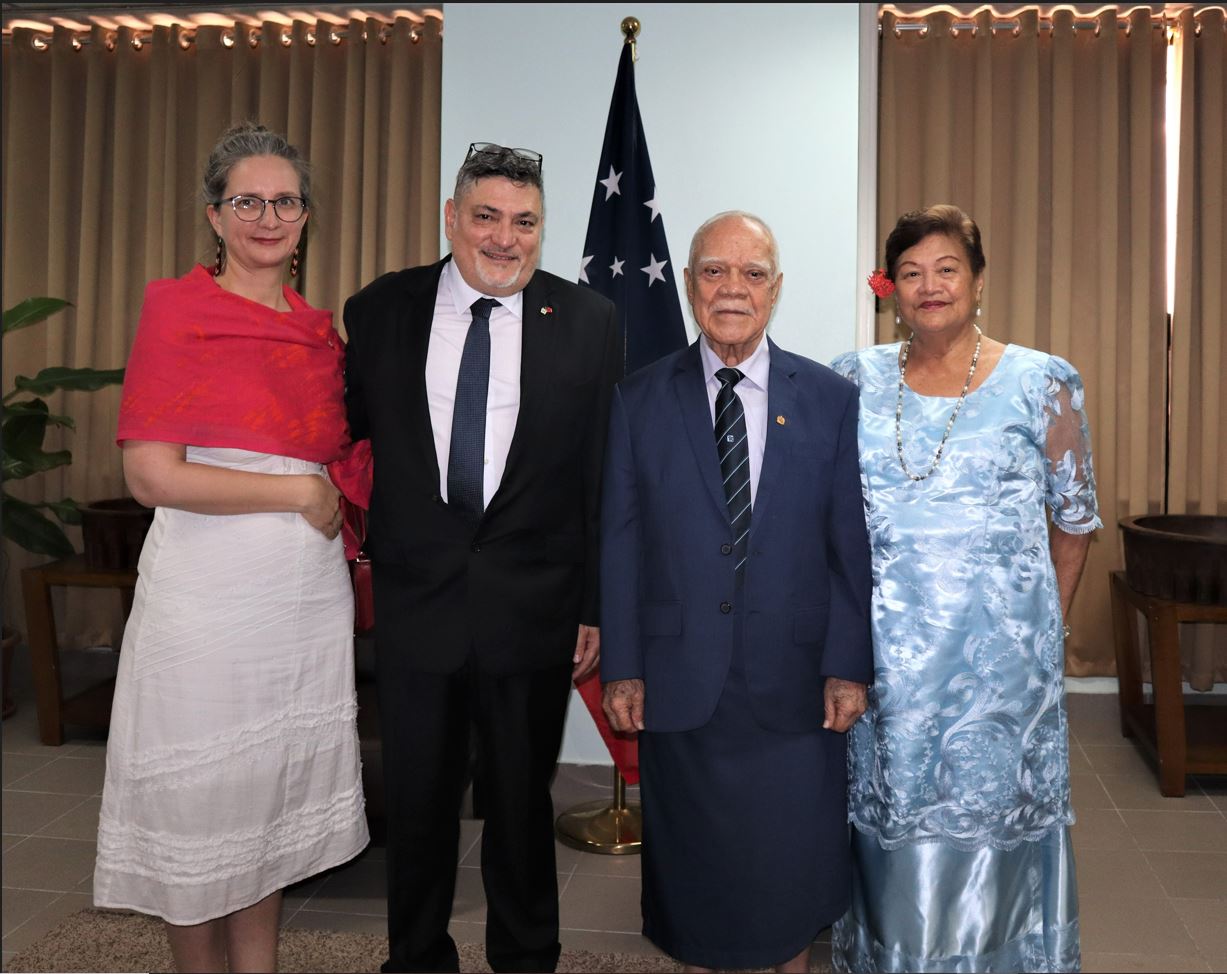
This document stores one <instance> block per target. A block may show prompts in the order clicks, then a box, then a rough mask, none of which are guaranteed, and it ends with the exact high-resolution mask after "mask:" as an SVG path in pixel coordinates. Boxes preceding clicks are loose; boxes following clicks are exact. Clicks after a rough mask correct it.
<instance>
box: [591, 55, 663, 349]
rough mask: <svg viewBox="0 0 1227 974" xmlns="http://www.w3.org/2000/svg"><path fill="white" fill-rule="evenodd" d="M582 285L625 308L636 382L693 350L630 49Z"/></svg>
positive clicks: (604, 155) (621, 69) (608, 130)
mask: <svg viewBox="0 0 1227 974" xmlns="http://www.w3.org/2000/svg"><path fill="white" fill-rule="evenodd" d="M579 280H580V283H581V284H586V285H587V286H588V287H591V288H592V289H593V290H596V291H599V292H600V293H601V294H603V295H605V296H606V297H607V298H609V299H610V300H611V301H613V302H614V304H615V305H617V308H618V318H619V321H620V324H621V327H622V334H623V339H624V348H625V351H626V362H625V366H626V372H627V373H628V374H629V373H630V372H633V371H635V370H636V369H638V368H641V367H642V366H644V365H647V364H648V363H650V362H653V361H655V360H656V359H657V358H659V357H660V356H662V355H666V354H668V353H669V352H673V351H676V350H677V349H679V348H683V347H684V346H685V345H686V341H687V339H686V327H685V324H684V323H683V321H682V309H681V305H680V303H679V301H678V296H677V283H676V271H675V268H674V266H673V263H672V261H671V260H670V258H669V244H668V242H667V240H666V237H665V222H664V219H663V218H662V217H661V215H660V204H659V203H658V202H657V200H656V180H655V179H654V178H653V176H652V163H651V160H650V159H649V158H648V147H647V142H646V141H645V140H644V135H643V123H642V120H641V119H640V116H639V102H638V99H637V98H636V95H635V68H634V63H633V61H632V59H631V51H630V45H623V49H622V57H621V60H620V61H619V63H618V78H617V82H616V83H615V85H614V93H613V99H612V101H611V102H610V106H609V120H608V122H607V123H606V126H605V144H604V146H603V147H602V149H601V162H600V165H599V166H598V171H597V179H596V187H595V190H594V192H593V198H592V210H591V212H590V214H589V217H588V235H587V237H586V238H585V240H584V254H583V258H582V260H581V261H580V270H579Z"/></svg>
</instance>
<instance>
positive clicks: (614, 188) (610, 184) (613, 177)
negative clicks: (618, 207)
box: [597, 165, 622, 203]
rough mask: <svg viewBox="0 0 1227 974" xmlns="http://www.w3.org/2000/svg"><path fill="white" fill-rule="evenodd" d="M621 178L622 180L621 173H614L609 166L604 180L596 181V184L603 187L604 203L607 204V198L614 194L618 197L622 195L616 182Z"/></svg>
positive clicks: (612, 168)
mask: <svg viewBox="0 0 1227 974" xmlns="http://www.w3.org/2000/svg"><path fill="white" fill-rule="evenodd" d="M621 178H622V173H620V172H614V167H613V166H612V165H611V166H610V167H609V175H608V176H607V177H606V178H605V179H598V180H597V182H598V183H600V184H601V185H602V186H604V187H605V202H606V203H608V202H609V197H611V196H613V194H614V193H617V194H618V195H619V196H621V195H622V190H620V189H618V180H620V179H621Z"/></svg>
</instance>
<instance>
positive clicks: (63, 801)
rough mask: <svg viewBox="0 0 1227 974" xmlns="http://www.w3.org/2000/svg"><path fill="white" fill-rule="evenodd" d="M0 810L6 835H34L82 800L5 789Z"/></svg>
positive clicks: (78, 796) (74, 796)
mask: <svg viewBox="0 0 1227 974" xmlns="http://www.w3.org/2000/svg"><path fill="white" fill-rule="evenodd" d="M2 801H3V804H2V809H3V810H2V811H0V816H2V817H3V821H4V831H5V832H7V833H8V834H9V835H34V834H35V833H36V832H38V831H39V830H40V829H42V828H45V827H46V826H47V825H48V824H50V823H51V822H54V821H55V820H56V819H57V818H59V817H60V816H61V815H66V814H68V813H69V812H71V811H72V810H73V809H74V808H76V807H77V806H78V805H80V804H81V803H82V802H83V801H85V796H83V795H49V794H43V793H40V792H32V791H13V790H12V789H7V788H6V789H5V791H4V796H3V800H2Z"/></svg>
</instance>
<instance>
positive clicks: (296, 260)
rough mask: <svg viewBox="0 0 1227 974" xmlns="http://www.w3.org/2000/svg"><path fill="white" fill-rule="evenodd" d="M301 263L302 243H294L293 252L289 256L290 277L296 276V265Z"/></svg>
mask: <svg viewBox="0 0 1227 974" xmlns="http://www.w3.org/2000/svg"><path fill="white" fill-rule="evenodd" d="M301 263H302V244H301V243H298V244H295V245H294V253H293V254H292V255H291V256H290V277H297V276H298V267H299V264H301Z"/></svg>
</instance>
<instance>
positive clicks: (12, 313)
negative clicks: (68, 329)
mask: <svg viewBox="0 0 1227 974" xmlns="http://www.w3.org/2000/svg"><path fill="white" fill-rule="evenodd" d="M71 305H72V302H71V301H65V300H64V299H63V298H26V299H25V300H24V301H22V302H21V303H20V304H15V305H13V307H11V308H9V309H8V310H6V311H5V312H4V334H6V335H7V334H8V333H9V332H10V331H16V330H17V329H18V328H28V327H29V326H30V325H37V324H38V323H39V322H40V321H42V320H43V319H44V318H48V317H50V316H51V315H53V314H55V313H56V312H57V311H59V310H61V309H62V308H67V307H70V306H71Z"/></svg>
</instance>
